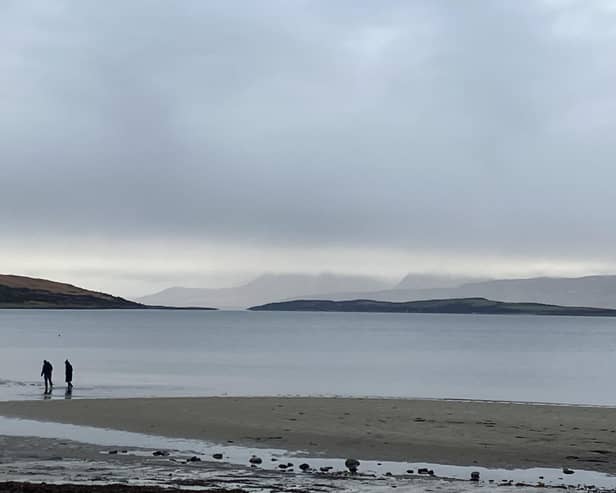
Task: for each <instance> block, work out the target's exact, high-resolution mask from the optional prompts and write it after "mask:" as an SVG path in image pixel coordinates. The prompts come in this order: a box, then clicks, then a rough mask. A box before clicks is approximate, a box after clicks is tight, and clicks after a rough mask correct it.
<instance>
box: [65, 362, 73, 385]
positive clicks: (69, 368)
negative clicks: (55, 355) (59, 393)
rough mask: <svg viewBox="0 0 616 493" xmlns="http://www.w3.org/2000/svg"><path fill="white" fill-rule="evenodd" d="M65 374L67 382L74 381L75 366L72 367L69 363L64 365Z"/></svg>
mask: <svg viewBox="0 0 616 493" xmlns="http://www.w3.org/2000/svg"><path fill="white" fill-rule="evenodd" d="M64 373H65V375H66V378H65V380H66V381H67V382H72V381H73V365H71V364H70V363H69V362H68V361H66V362H65V363H64Z"/></svg>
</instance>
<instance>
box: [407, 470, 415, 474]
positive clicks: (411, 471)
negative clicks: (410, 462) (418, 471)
mask: <svg viewBox="0 0 616 493" xmlns="http://www.w3.org/2000/svg"><path fill="white" fill-rule="evenodd" d="M414 472H415V471H413V470H412V469H407V470H406V473H407V474H413V473H414Z"/></svg>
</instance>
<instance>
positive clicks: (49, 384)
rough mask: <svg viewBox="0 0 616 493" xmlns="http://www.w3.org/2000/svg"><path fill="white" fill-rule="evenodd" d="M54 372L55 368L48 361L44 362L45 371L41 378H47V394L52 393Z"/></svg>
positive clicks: (42, 371)
mask: <svg viewBox="0 0 616 493" xmlns="http://www.w3.org/2000/svg"><path fill="white" fill-rule="evenodd" d="M52 372H53V366H51V363H50V362H49V361H47V360H46V359H45V360H43V369H42V370H41V377H44V378H45V393H46V394H48V393H50V392H51V389H52V387H53V382H52V381H51V373H52Z"/></svg>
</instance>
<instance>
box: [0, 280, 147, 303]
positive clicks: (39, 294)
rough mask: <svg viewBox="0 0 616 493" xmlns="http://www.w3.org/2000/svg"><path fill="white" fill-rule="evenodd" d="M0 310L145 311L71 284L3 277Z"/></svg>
mask: <svg viewBox="0 0 616 493" xmlns="http://www.w3.org/2000/svg"><path fill="white" fill-rule="evenodd" d="M0 308H144V306H143V305H141V304H139V303H135V302H133V301H128V300H125V299H123V298H119V297H117V296H111V295H109V294H105V293H98V292H96V291H88V290H87V289H81V288H78V287H76V286H72V285H71V284H64V283H60V282H53V281H48V280H46V279H34V278H31V277H23V276H13V275H4V274H0Z"/></svg>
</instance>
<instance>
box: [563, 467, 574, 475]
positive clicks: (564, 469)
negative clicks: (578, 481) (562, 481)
mask: <svg viewBox="0 0 616 493" xmlns="http://www.w3.org/2000/svg"><path fill="white" fill-rule="evenodd" d="M574 472H575V471H574V470H573V469H569V468H568V467H563V473H565V474H573V473H574Z"/></svg>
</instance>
